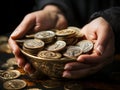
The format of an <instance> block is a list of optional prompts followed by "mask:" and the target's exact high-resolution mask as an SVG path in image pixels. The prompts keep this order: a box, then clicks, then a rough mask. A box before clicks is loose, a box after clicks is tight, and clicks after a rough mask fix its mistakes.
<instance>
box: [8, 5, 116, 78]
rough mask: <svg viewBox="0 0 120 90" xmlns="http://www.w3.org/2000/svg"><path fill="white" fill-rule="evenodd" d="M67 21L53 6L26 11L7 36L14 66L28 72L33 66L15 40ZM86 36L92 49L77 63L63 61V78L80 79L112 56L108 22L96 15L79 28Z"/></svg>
mask: <svg viewBox="0 0 120 90" xmlns="http://www.w3.org/2000/svg"><path fill="white" fill-rule="evenodd" d="M67 25H68V22H67V20H66V18H65V16H64V14H63V13H62V12H61V10H60V9H59V8H58V7H56V6H53V5H48V6H46V7H45V8H44V9H43V10H40V11H35V12H32V13H29V14H27V15H26V16H25V17H24V19H23V20H22V22H21V23H20V24H19V25H18V27H17V28H16V29H15V30H14V31H13V32H12V34H11V35H10V37H9V40H8V42H9V46H10V49H11V50H12V52H13V54H14V55H15V58H16V60H17V63H18V66H19V67H21V68H23V69H24V70H25V71H26V72H28V73H29V74H31V73H34V71H35V70H34V68H33V67H32V65H31V64H30V63H29V62H27V61H26V60H25V59H24V58H23V56H22V54H21V52H20V49H19V47H18V45H17V43H16V42H15V40H17V39H20V38H22V37H23V36H24V35H25V34H27V33H33V32H38V31H40V30H46V29H50V28H51V29H52V28H56V29H63V28H66V27H67ZM81 32H82V33H83V34H84V35H85V37H86V39H88V40H91V41H93V42H94V48H93V52H92V53H91V54H83V55H80V56H79V57H78V58H77V62H72V63H67V64H66V65H65V67H64V72H63V77H65V78H71V79H76V78H81V77H85V76H88V75H91V74H94V73H96V72H98V71H99V70H101V69H102V68H103V67H104V66H106V65H107V64H109V63H111V62H112V61H113V58H114V51H115V50H114V49H115V45H114V33H113V31H112V28H111V26H110V25H109V23H108V22H107V21H106V20H105V19H104V18H102V17H98V18H96V19H94V20H92V21H91V22H89V23H88V24H86V25H85V26H83V27H82V28H81Z"/></svg>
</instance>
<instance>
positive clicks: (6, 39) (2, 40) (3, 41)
mask: <svg viewBox="0 0 120 90" xmlns="http://www.w3.org/2000/svg"><path fill="white" fill-rule="evenodd" d="M7 41H8V37H7V36H0V44H1V43H5V42H7Z"/></svg>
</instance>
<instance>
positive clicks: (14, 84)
mask: <svg viewBox="0 0 120 90" xmlns="http://www.w3.org/2000/svg"><path fill="white" fill-rule="evenodd" d="M26 85H27V83H26V82H25V81H24V80H20V79H13V80H8V81H6V82H4V83H3V87H4V88H5V89H7V90H21V89H23V88H25V87H26Z"/></svg>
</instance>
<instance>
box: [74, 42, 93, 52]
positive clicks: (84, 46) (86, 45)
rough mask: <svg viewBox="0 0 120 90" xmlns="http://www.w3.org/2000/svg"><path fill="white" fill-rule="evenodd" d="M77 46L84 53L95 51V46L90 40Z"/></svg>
mask: <svg viewBox="0 0 120 90" xmlns="http://www.w3.org/2000/svg"><path fill="white" fill-rule="evenodd" d="M76 45H77V46H79V47H80V48H81V49H82V52H83V53H87V52H89V51H90V50H92V49H93V46H94V45H93V42H92V41H90V40H82V41H79V42H78V43H77V44H76Z"/></svg>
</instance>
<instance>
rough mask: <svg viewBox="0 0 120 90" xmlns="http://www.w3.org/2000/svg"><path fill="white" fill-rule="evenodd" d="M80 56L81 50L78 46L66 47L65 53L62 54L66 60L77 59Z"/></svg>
mask: <svg viewBox="0 0 120 90" xmlns="http://www.w3.org/2000/svg"><path fill="white" fill-rule="evenodd" d="M80 54H82V50H81V48H80V47H78V46H68V48H67V50H66V52H65V53H64V54H63V55H64V56H66V57H68V58H77V57H78V56H79V55H80Z"/></svg>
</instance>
